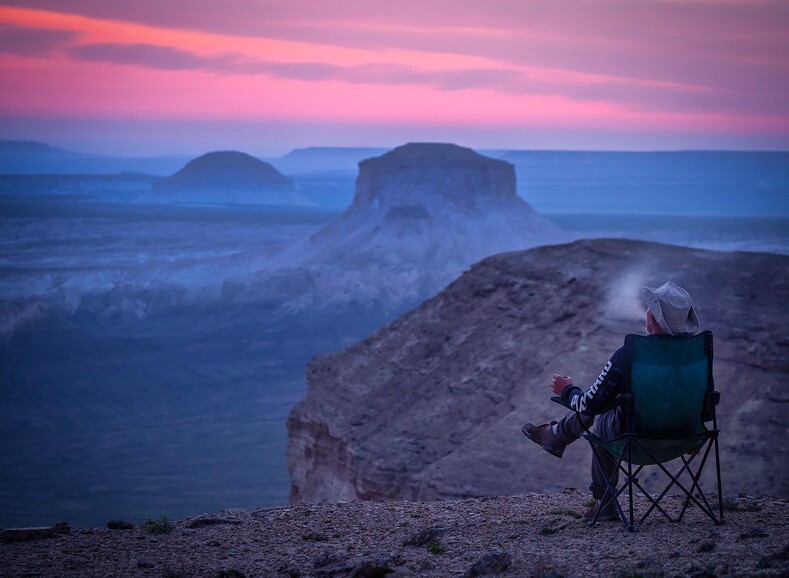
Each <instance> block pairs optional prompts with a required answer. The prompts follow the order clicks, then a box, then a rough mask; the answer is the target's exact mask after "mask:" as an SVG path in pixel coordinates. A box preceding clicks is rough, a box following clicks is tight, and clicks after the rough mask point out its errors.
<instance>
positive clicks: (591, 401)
mask: <svg viewBox="0 0 789 578" xmlns="http://www.w3.org/2000/svg"><path fill="white" fill-rule="evenodd" d="M624 356H625V350H624V347H620V348H619V349H617V350H616V352H615V353H614V354H613V355H612V356H611V359H609V360H608V363H606V364H605V367H603V371H602V372H600V375H599V376H598V378H597V379H596V380H595V382H594V383H593V384H592V386H591V387H590V388H589V389H587V390H586V391H585V392H584V391H583V390H582V389H581V388H580V387H577V386H575V385H570V386H568V387H566V388H564V391H563V392H562V397H563V398H564V400H565V401H566V402H567V403H568V404H569V405H570V408H571V409H573V410H575V411H577V412H580V413H582V414H583V415H588V416H594V415H597V414H599V413H602V412H603V411H604V410H605V409H606V408H607V406H608V405H609V404H610V403H611V402H612V401H613V400H614V398H616V396H617V395H619V394H620V393H622V392H623V391H625V372H624Z"/></svg>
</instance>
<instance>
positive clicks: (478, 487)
mask: <svg viewBox="0 0 789 578" xmlns="http://www.w3.org/2000/svg"><path fill="white" fill-rule="evenodd" d="M787 271H789V258H787V257H783V256H778V255H768V254H756V253H722V252H712V251H702V250H694V249H688V248H681V247H674V246H668V245H659V244H652V243H644V242H637V241H628V240H595V241H580V242H576V243H573V244H570V245H559V246H549V247H540V248H536V249H532V250H529V251H523V252H517V253H509V254H503V255H496V256H494V257H490V258H488V259H485V260H484V261H482V262H480V263H478V264H477V265H475V266H474V267H472V269H471V270H470V271H469V272H467V273H466V274H464V275H463V276H462V277H460V278H459V279H457V280H456V281H455V282H454V283H452V285H450V286H449V287H447V288H446V289H445V290H444V291H442V292H441V293H440V294H438V295H437V296H435V297H434V298H432V299H430V300H429V301H427V302H425V303H424V304H423V305H422V306H420V307H419V308H418V309H416V310H414V311H412V312H411V313H409V314H407V315H405V316H403V317H401V318H400V319H398V320H397V321H395V322H393V323H392V324H390V325H388V326H387V327H384V328H383V329H381V330H380V331H378V332H376V333H375V334H373V335H371V336H370V337H368V338H367V339H365V340H364V341H362V342H361V343H359V344H357V345H355V346H353V347H351V348H349V349H347V350H344V351H341V352H339V353H336V354H333V355H328V356H325V357H320V358H316V359H315V360H313V361H312V362H311V363H310V365H309V366H308V370H307V378H308V382H309V391H308V393H307V396H306V398H305V399H304V400H303V401H302V402H300V403H299V404H298V405H297V406H296V407H295V408H294V409H293V411H292V412H291V415H290V417H289V420H288V432H289V445H288V465H289V468H290V472H291V480H292V491H291V499H292V501H294V502H298V501H323V500H350V499H356V498H359V499H432V498H456V497H463V496H483V495H500V494H512V493H519V492H524V491H544V490H556V489H560V488H562V487H566V486H575V487H579V488H585V487H586V486H587V485H588V483H589V464H590V451H589V449H588V446H587V445H586V444H585V442H579V443H576V444H573V445H571V446H570V447H568V449H567V451H566V452H565V454H564V458H563V459H562V460H558V459H556V458H554V457H553V456H550V455H549V454H547V453H545V452H543V451H542V450H541V449H540V448H539V447H538V446H537V445H535V444H533V443H532V442H529V441H528V440H526V439H525V438H524V437H523V435H522V434H521V432H520V427H521V425H522V424H523V423H524V422H525V421H532V422H535V423H541V422H544V421H548V420H550V419H556V418H558V417H560V416H561V415H563V410H562V408H561V407H559V406H558V405H556V404H553V403H551V402H550V400H549V397H550V395H551V393H550V391H549V387H548V383H549V380H550V376H551V374H552V373H554V372H558V373H563V374H567V375H572V376H574V377H575V380H576V382H577V383H578V384H579V385H581V386H583V387H584V388H586V387H588V386H589V385H591V383H592V382H593V381H594V379H595V377H596V376H597V374H598V373H599V371H600V370H601V368H602V366H603V365H604V364H605V362H606V361H607V359H608V357H609V356H610V355H611V354H612V353H613V352H614V351H615V350H616V349H617V348H618V347H619V346H620V345H621V344H622V341H623V337H624V335H625V334H627V333H638V332H643V316H644V308H643V305H642V304H641V302H640V298H639V294H638V287H639V286H640V285H650V286H656V285H659V284H661V283H663V282H664V281H666V280H673V281H675V282H677V283H679V284H680V285H682V286H683V287H685V288H686V289H687V290H688V291H689V292H690V294H691V295H692V296H693V298H694V302H695V304H696V306H697V310H698V311H699V315H700V317H701V322H702V327H703V328H705V329H711V330H712V331H713V333H714V335H715V348H716V358H715V379H716V386H717V389H718V390H719V391H720V392H721V405H720V406H719V409H718V416H719V427H720V429H721V430H722V433H721V444H722V446H721V448H722V449H721V451H722V468H723V484H724V491H725V493H727V494H733V493H737V492H739V491H745V492H748V493H765V494H772V495H779V496H787V495H789V483H788V482H787V480H789V460H787V455H786V453H787V450H786V447H787V444H788V443H789V434H788V433H787V431H788V430H787V427H786V421H785V417H784V412H785V406H786V403H787V402H789V398H788V397H787V392H786V383H787V371H789V366H788V365H787V361H786V360H787V359H789V355H787V354H789V340H787V337H786V329H785V328H786V323H787V321H789V320H788V319H787V315H786V313H785V311H784V309H785V307H784V304H785V303H786V302H787V298H789V275H787ZM645 478H646V481H647V482H649V477H648V476H645Z"/></svg>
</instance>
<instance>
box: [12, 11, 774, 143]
mask: <svg viewBox="0 0 789 578" xmlns="http://www.w3.org/2000/svg"><path fill="white" fill-rule="evenodd" d="M787 39H789V2H786V1H761V0H717V1H711V0H709V1H708V0H621V1H615V0H577V1H570V0H565V1H556V2H545V1H544V0H491V1H489V2H473V3H472V2H466V1H464V0H421V1H419V2H416V1H413V0H400V1H398V2H369V1H367V0H344V1H340V0H335V1H332V0H328V1H321V2H314V1H307V0H287V1H281V0H265V1H261V0H256V1H253V0H234V1H233V2H227V3H226V2H216V1H215V0H212V1H206V0H188V1H187V0H168V1H162V0H158V1H153V0H136V1H134V2H107V1H105V0H69V2H62V0H20V1H4V0H0V73H1V74H2V77H3V79H4V81H3V83H2V85H1V86H0V118H1V120H2V122H1V123H0V138H5V139H8V138H24V139H34V140H42V141H45V142H48V143H50V144H55V145H60V146H67V147H69V148H74V149H79V150H93V151H102V152H119V153H125V154H150V153H155V154H159V153H199V152H204V151H205V150H210V149H215V148H239V149H244V150H249V151H251V152H254V153H257V154H265V155H268V154H278V153H284V152H287V150H289V149H290V148H293V147H300V146H310V145H334V146H395V145H398V144H402V143H403V142H406V141H414V140H433V141H453V142H457V143H458V144H463V145H466V146H472V147H476V148H520V149H535V148H562V149H565V148H566V149H625V150H627V149H633V150H644V149H647V150H649V149H687V148H728V149H781V150H787V149H789V90H788V89H789V41H788V40H787Z"/></svg>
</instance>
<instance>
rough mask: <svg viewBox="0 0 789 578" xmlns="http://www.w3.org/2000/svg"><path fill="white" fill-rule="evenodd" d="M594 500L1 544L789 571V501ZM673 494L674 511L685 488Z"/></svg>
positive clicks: (459, 565)
mask: <svg viewBox="0 0 789 578" xmlns="http://www.w3.org/2000/svg"><path fill="white" fill-rule="evenodd" d="M588 499H589V496H588V495H587V494H584V493H581V492H579V491H577V490H575V489H566V490H563V491H561V492H559V493H556V494H551V495H544V494H528V495H521V496H511V497H497V498H478V499H468V500H460V501H443V502H351V503H337V504H320V505H313V504H300V505H296V506H292V507H285V508H271V509H259V510H235V509H234V510H222V511H220V512H218V513H215V514H203V515H199V516H192V517H189V518H185V519H183V520H179V521H177V522H174V523H172V527H170V528H169V531H166V532H161V533H154V532H152V531H151V530H156V529H159V530H164V529H168V528H165V527H164V525H163V524H160V525H159V526H161V527H154V528H149V529H147V530H146V529H145V528H144V527H141V526H135V527H134V528H133V529H129V530H111V529H108V528H99V529H72V530H71V531H70V532H69V533H65V534H56V535H55V537H52V538H49V539H38V540H32V541H23V542H9V543H0V575H1V576H64V577H66V576H81V577H82V576H156V577H170V578H174V577H181V576H184V577H185V576H206V577H212V578H220V577H221V578H240V577H241V576H245V577H252V576H264V577H265V576H272V577H308V576H313V577H316V578H329V577H346V576H353V577H355V578H364V577H379V576H384V575H386V576H389V577H390V578H403V577H406V576H410V577H449V576H458V577H459V576H466V577H469V578H470V577H472V576H481V575H495V576H502V577H505V576H507V577H521V576H523V577H526V576H536V577H548V576H554V577H555V576H565V577H571V576H618V577H625V576H628V577H635V576H666V577H668V576H697V577H702V576H789V532H787V529H788V527H789V521H787V520H789V501H787V500H784V499H777V498H766V497H747V496H741V497H738V498H729V499H727V500H726V512H725V523H724V524H723V525H721V526H715V525H713V524H712V522H711V521H710V520H709V519H708V518H706V517H704V516H703V515H702V513H701V512H700V511H699V510H698V509H696V508H693V509H691V510H689V511H688V513H687V514H686V516H685V519H684V520H683V521H682V522H681V523H679V524H676V523H669V522H668V521H666V520H665V519H663V518H662V517H654V516H653V517H650V518H649V519H648V520H647V522H646V523H645V524H644V525H643V526H642V527H641V529H640V531H638V532H627V531H626V530H624V529H623V527H622V526H621V525H620V524H618V523H613V522H607V523H601V524H598V525H597V526H595V527H594V528H589V527H587V526H586V525H585V524H584V523H583V522H582V520H581V519H580V515H581V513H582V512H583V511H584V510H585V508H586V506H585V503H586V502H587V500H588ZM667 500H668V507H667V509H669V511H670V512H671V511H676V510H677V508H678V507H679V504H680V502H681V500H680V499H679V497H676V496H671V497H669V498H667ZM637 504H638V505H640V507H642V508H643V503H639V502H637ZM672 509H673V510H672ZM2 535H3V536H4V537H5V538H6V539H10V538H9V536H10V535H11V534H10V533H8V532H3V533H2Z"/></svg>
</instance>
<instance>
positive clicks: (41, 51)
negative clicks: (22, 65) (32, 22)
mask: <svg viewBox="0 0 789 578" xmlns="http://www.w3.org/2000/svg"><path fill="white" fill-rule="evenodd" d="M76 37H77V34H76V33H74V32H72V31H69V30H52V29H47V28H26V27H23V26H15V25H13V24H6V23H0V53H3V54H15V55H18V56H48V55H49V54H52V52H53V51H54V50H55V49H57V48H59V47H61V46H64V45H66V44H67V43H69V42H70V41H72V40H73V39H75V38H76Z"/></svg>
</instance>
